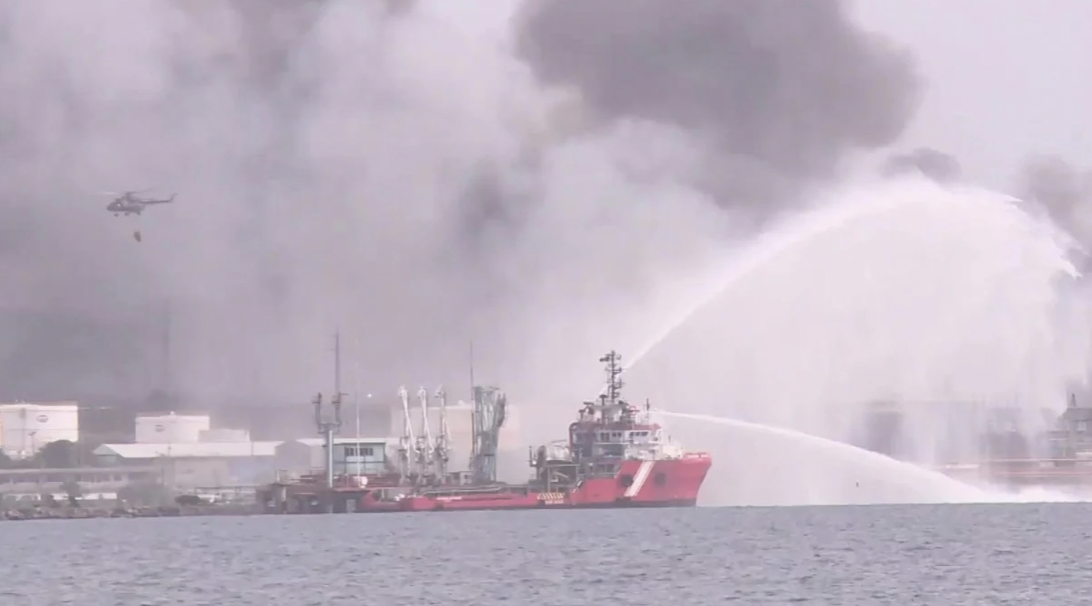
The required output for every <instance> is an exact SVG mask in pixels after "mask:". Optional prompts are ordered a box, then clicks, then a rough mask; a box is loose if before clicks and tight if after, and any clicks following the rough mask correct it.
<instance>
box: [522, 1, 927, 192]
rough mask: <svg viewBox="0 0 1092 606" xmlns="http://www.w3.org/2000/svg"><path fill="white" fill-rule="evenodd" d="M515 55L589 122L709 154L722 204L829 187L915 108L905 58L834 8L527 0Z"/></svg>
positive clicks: (818, 4) (913, 81)
mask: <svg viewBox="0 0 1092 606" xmlns="http://www.w3.org/2000/svg"><path fill="white" fill-rule="evenodd" d="M518 46H519V50H520V54H521V55H522V56H523V57H525V58H526V59H527V60H528V61H529V62H530V63H531V64H532V65H533V66H534V68H535V73H536V74H537V75H538V76H539V77H540V78H541V79H542V80H543V81H545V82H547V83H550V84H558V85H567V86H572V87H575V88H576V89H577V90H578V91H579V92H580V94H581V95H582V97H583V99H584V101H585V102H586V104H587V105H588V107H589V109H590V112H591V113H592V115H593V116H595V117H596V118H597V119H600V120H615V119H625V118H637V119H645V120H652V121H656V122H662V123H667V124H672V125H675V126H678V127H680V128H683V129H685V130H687V131H689V132H690V133H692V134H694V136H695V137H697V138H698V139H700V140H702V141H703V142H704V143H706V144H708V145H710V146H712V147H713V148H714V149H715V150H717V151H718V152H719V154H718V155H717V158H716V160H714V161H711V162H710V164H709V165H708V166H707V171H708V172H709V173H710V175H707V179H708V180H709V183H707V184H706V185H707V186H708V187H710V188H711V189H712V190H713V191H714V192H715V193H716V194H717V196H718V199H719V201H720V202H721V203H722V204H725V205H733V204H739V203H741V202H749V203H752V204H759V205H771V204H774V203H777V202H782V201H784V200H785V199H786V198H787V197H788V198H791V196H793V195H794V194H796V193H797V192H798V191H799V188H800V186H801V185H803V184H807V183H810V182H814V181H815V180H821V179H826V178H829V177H831V176H832V175H833V174H834V173H835V171H836V170H837V169H838V168H839V164H840V162H841V161H842V160H843V159H844V158H845V156H846V155H847V154H848V153H850V152H852V151H855V150H865V149H871V148H876V147H882V146H885V145H887V144H889V143H891V142H892V141H894V140H895V139H896V138H897V137H898V136H899V135H900V134H901V132H902V130H903V128H904V126H905V124H906V122H907V120H908V119H909V118H910V116H911V114H912V113H913V110H914V109H915V107H916V105H917V101H918V96H917V94H916V93H917V85H918V80H917V77H916V73H915V72H914V70H913V69H912V65H911V62H910V59H909V57H908V56H907V55H906V54H905V53H904V52H901V51H899V50H898V49H895V48H893V47H892V46H891V45H890V44H888V43H887V42H886V41H885V40H883V39H881V38H879V37H877V36H875V35H873V34H870V33H867V32H864V31H861V30H860V29H858V28H857V27H856V25H855V24H853V23H852V22H851V20H850V18H849V16H848V15H847V5H846V3H845V2H841V1H839V0H817V1H809V2H806V3H797V2H770V1H768V0H737V1H724V0H685V1H681V2H661V1H659V0H590V1H589V0H531V1H530V2H528V3H527V6H526V9H525V12H524V14H523V15H522V29H521V31H520V37H519V45H518ZM713 175H715V177H714V176H713Z"/></svg>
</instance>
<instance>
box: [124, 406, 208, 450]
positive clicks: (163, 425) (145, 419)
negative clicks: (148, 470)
mask: <svg viewBox="0 0 1092 606" xmlns="http://www.w3.org/2000/svg"><path fill="white" fill-rule="evenodd" d="M210 425H211V421H210V419H209V416H208V415H176V414H174V413H173V412H172V413H170V414H167V415H155V416H142V417H137V418H136V432H135V434H136V435H135V441H136V443H137V444H187V443H196V442H200V441H201V432H204V431H208V430H209V429H210V427H209V426H210Z"/></svg>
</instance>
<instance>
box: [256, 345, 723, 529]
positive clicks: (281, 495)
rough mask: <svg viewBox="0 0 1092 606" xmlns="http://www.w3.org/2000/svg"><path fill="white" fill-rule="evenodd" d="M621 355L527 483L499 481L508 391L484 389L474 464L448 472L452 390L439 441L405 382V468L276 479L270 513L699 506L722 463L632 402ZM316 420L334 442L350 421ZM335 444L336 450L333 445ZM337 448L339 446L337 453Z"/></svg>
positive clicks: (266, 491) (478, 392) (532, 453)
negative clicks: (415, 412)
mask: <svg viewBox="0 0 1092 606" xmlns="http://www.w3.org/2000/svg"><path fill="white" fill-rule="evenodd" d="M620 360H621V358H620V356H619V355H618V354H617V353H615V352H613V351H612V352H610V353H608V354H606V355H605V356H603V357H602V358H600V362H603V363H605V364H606V373H607V383H606V388H605V389H604V390H603V393H602V394H601V395H600V396H599V398H598V399H597V400H595V401H591V402H584V403H583V405H582V407H581V408H580V409H579V411H578V416H577V419H576V420H575V421H574V422H573V423H571V424H570V425H569V429H568V437H567V439H565V440H561V441H559V442H555V443H552V444H549V445H544V446H539V447H537V448H531V449H529V457H528V459H529V460H528V462H529V464H530V466H531V468H532V469H533V472H532V474H531V479H530V480H529V481H528V482H527V483H525V484H521V485H514V484H506V483H502V482H498V481H497V479H496V454H497V450H496V447H497V437H498V434H499V432H498V430H499V429H500V426H501V425H502V424H503V422H504V417H505V407H506V406H507V399H506V396H505V395H504V394H503V393H502V392H500V391H499V390H497V389H496V388H488V387H474V388H473V391H474V413H473V430H474V431H473V434H474V435H473V438H472V439H473V444H472V455H471V461H470V470H469V471H468V472H464V473H449V472H448V471H447V449H446V446H447V444H446V439H447V437H446V430H445V421H444V420H443V419H444V409H445V407H446V403H445V400H444V397H443V391H442V390H440V391H438V392H437V398H438V399H439V400H440V404H439V408H440V419H441V420H440V428H439V432H438V437H437V438H436V439H435V440H433V439H432V437H431V432H430V431H429V426H428V397H427V393H426V392H425V391H424V390H423V389H422V390H421V391H420V392H419V395H420V396H421V413H422V414H421V426H420V431H419V432H418V435H417V436H414V435H413V431H412V429H411V425H412V423H411V412H410V409H409V403H408V397H407V394H406V390H405V389H404V388H403V389H402V391H401V393H402V398H403V406H404V421H405V432H404V435H403V438H402V440H401V442H400V444H399V449H398V453H399V465H400V468H399V469H398V470H397V472H392V473H387V474H372V475H358V476H340V477H334V475H333V473H332V469H331V468H329V467H328V470H327V474H326V477H325V478H320V477H316V476H310V477H304V478H300V479H299V480H296V481H291V482H289V481H284V482H274V483H272V484H269V485H267V486H264V487H262V489H260V490H259V494H258V498H259V502H260V503H262V506H263V508H264V511H265V512H266V513H320V512H336V513H352V512H355V513H378V512H421V511H472V510H479V511H480V510H506V509H512V510H517V509H539V508H545V509H572V508H622V507H691V506H694V505H696V504H697V500H698V494H699V492H700V490H701V487H702V484H703V483H704V481H705V477H706V474H707V473H708V472H709V469H710V467H711V466H712V458H711V457H710V455H709V454H708V453H704V452H687V451H685V450H684V449H683V447H682V446H680V445H679V444H677V443H675V442H674V441H672V440H671V439H670V438H669V437H668V436H667V434H666V433H665V430H664V428H663V427H662V426H661V425H660V424H659V423H657V422H655V421H653V419H652V418H651V413H650V406H649V405H648V404H647V403H646V404H645V406H644V409H643V410H641V409H639V408H638V407H636V406H633V405H631V404H630V403H629V402H627V401H625V400H623V399H622V395H621V390H622V380H621V373H622V367H621V365H620ZM337 398H338V396H336V395H335V401H334V410H335V415H334V416H335V419H334V421H333V422H332V423H331V422H323V421H322V420H321V415H320V414H319V413H320V407H321V397H318V398H316V400H315V406H316V419H317V420H318V422H319V426H320V430H321V431H323V432H324V434H325V435H326V437H327V444H332V443H333V440H332V435H333V432H334V431H336V427H337V426H338V425H339V424H340V413H339V412H338V411H339V406H340V403H339V402H338V401H337ZM328 448H329V447H328ZM328 452H329V451H328Z"/></svg>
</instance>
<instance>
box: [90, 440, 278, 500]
mask: <svg viewBox="0 0 1092 606" xmlns="http://www.w3.org/2000/svg"><path fill="white" fill-rule="evenodd" d="M278 444H279V442H196V443H181V444H171V443H168V444H103V445H102V446H99V447H98V448H96V449H95V450H94V454H95V457H96V458H97V459H98V462H99V464H100V465H102V466H104V467H115V468H124V467H129V466H132V467H141V468H146V467H154V468H156V469H157V470H158V473H159V475H160V479H161V481H162V482H163V483H164V484H167V485H169V486H172V487H175V488H179V489H192V488H207V487H222V486H253V485H254V484H258V483H261V482H264V481H268V480H269V479H270V478H272V477H273V476H274V474H275V472H276V466H275V464H274V454H275V449H276V447H277V445H278Z"/></svg>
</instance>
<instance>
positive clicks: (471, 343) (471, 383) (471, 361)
mask: <svg viewBox="0 0 1092 606" xmlns="http://www.w3.org/2000/svg"><path fill="white" fill-rule="evenodd" d="M469 362H470V399H471V400H473V399H474V340H473V339H471V340H470V358H469Z"/></svg>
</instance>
